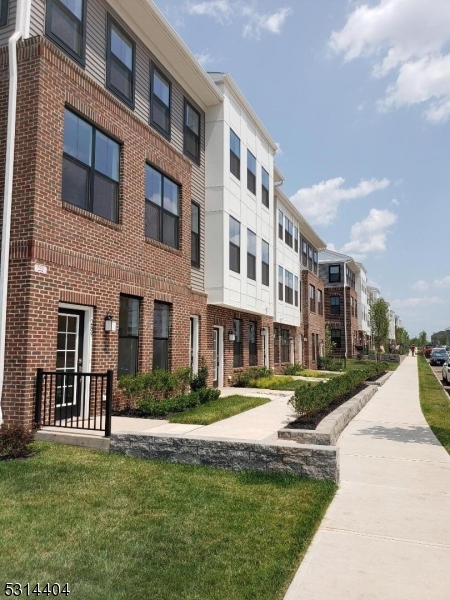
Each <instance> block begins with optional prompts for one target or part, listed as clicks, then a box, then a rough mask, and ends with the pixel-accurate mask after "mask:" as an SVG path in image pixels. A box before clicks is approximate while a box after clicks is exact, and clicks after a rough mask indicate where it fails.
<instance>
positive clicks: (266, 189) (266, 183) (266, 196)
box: [261, 167, 270, 208]
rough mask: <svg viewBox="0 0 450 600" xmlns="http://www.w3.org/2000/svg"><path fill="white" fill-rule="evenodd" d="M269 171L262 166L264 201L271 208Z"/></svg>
mask: <svg viewBox="0 0 450 600" xmlns="http://www.w3.org/2000/svg"><path fill="white" fill-rule="evenodd" d="M269 185H270V184H269V173H268V172H267V171H266V170H265V169H264V167H261V191H262V203H263V204H264V206H267V208H269Z"/></svg>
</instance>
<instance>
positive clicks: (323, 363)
mask: <svg viewBox="0 0 450 600" xmlns="http://www.w3.org/2000/svg"><path fill="white" fill-rule="evenodd" d="M318 367H319V370H320V371H342V361H341V360H339V359H338V358H330V357H329V356H319V360H318Z"/></svg>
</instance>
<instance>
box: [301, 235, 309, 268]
mask: <svg viewBox="0 0 450 600" xmlns="http://www.w3.org/2000/svg"><path fill="white" fill-rule="evenodd" d="M302 264H303V266H305V267H306V266H307V265H308V244H307V242H306V241H305V240H303V239H302Z"/></svg>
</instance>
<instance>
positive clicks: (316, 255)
mask: <svg viewBox="0 0 450 600" xmlns="http://www.w3.org/2000/svg"><path fill="white" fill-rule="evenodd" d="M313 261H314V273H316V275H317V268H318V263H319V255H318V254H317V250H314V258H313Z"/></svg>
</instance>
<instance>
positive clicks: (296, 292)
mask: <svg viewBox="0 0 450 600" xmlns="http://www.w3.org/2000/svg"><path fill="white" fill-rule="evenodd" d="M294 300H295V306H298V277H297V276H295V278H294Z"/></svg>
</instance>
